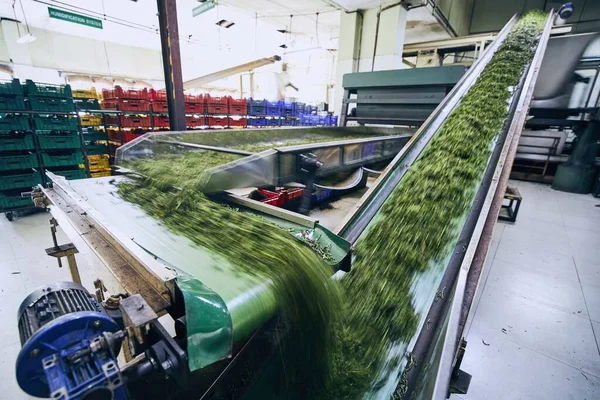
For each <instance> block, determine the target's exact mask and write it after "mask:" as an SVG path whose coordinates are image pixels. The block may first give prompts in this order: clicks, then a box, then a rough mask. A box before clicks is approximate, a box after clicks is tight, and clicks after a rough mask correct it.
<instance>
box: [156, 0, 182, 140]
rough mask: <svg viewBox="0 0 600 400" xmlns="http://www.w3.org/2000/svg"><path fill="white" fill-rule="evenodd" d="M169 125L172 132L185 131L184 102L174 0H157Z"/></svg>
mask: <svg viewBox="0 0 600 400" xmlns="http://www.w3.org/2000/svg"><path fill="white" fill-rule="evenodd" d="M157 6H158V25H159V29H160V42H161V49H162V59H163V68H164V71H165V88H166V91H167V105H168V107H169V124H170V126H171V130H173V131H185V129H186V126H185V102H184V97H183V78H182V75H181V54H180V52H179V28H178V25H177V4H176V0H157Z"/></svg>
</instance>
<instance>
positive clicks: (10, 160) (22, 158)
mask: <svg viewBox="0 0 600 400" xmlns="http://www.w3.org/2000/svg"><path fill="white" fill-rule="evenodd" d="M37 166H38V159H37V156H36V155H35V154H19V155H10V156H0V171H11V170H16V169H29V168H35V167H37Z"/></svg>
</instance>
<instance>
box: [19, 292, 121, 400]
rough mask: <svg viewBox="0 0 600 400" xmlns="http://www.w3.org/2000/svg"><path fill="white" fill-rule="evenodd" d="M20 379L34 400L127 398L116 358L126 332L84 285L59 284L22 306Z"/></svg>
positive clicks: (36, 293)
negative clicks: (43, 399)
mask: <svg viewBox="0 0 600 400" xmlns="http://www.w3.org/2000/svg"><path fill="white" fill-rule="evenodd" d="M18 317H19V335H20V337H21V345H22V346H23V347H22V349H21V352H20V353H19V356H18V358H17V365H16V371H17V381H18V383H19V386H20V387H21V389H23V390H24V391H25V392H27V393H28V394H30V395H32V396H37V397H52V398H53V399H56V400H59V399H114V400H120V399H126V398H127V395H126V390H125V386H124V384H123V379H122V376H121V372H120V370H119V365H118V363H117V356H118V353H119V349H120V346H121V342H122V340H123V337H124V334H123V332H122V331H119V326H118V325H117V323H116V322H115V321H114V320H113V319H112V318H110V317H109V316H108V315H107V314H106V312H105V310H104V309H103V307H102V306H101V305H100V304H98V302H97V301H96V299H95V298H94V297H93V296H92V295H91V294H90V293H89V292H88V291H87V290H86V289H85V288H84V287H83V286H81V285H79V284H76V283H73V282H61V283H56V284H52V285H47V286H44V287H43V288H41V289H38V290H36V291H34V292H33V293H32V294H30V295H29V296H28V297H27V298H26V299H25V300H24V301H23V303H21V306H20V307H19V316H18Z"/></svg>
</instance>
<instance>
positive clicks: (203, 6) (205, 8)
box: [192, 0, 216, 17]
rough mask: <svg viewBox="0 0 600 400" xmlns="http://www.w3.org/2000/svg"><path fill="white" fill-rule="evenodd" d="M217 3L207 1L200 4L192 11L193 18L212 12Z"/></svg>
mask: <svg viewBox="0 0 600 400" xmlns="http://www.w3.org/2000/svg"><path fill="white" fill-rule="evenodd" d="M215 5H216V1H215V0H206V1H205V2H204V3H202V4H200V5H199V6H197V7H194V9H193V10H192V17H197V16H198V15H200V14H202V13H205V12H207V11H208V10H212V9H213V8H215Z"/></svg>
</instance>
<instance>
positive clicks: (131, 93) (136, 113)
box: [102, 86, 152, 129]
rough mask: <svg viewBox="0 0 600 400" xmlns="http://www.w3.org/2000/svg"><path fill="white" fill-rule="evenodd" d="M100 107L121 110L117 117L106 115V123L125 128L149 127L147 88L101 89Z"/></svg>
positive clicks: (148, 95) (148, 94) (117, 87)
mask: <svg viewBox="0 0 600 400" xmlns="http://www.w3.org/2000/svg"><path fill="white" fill-rule="evenodd" d="M102 98H103V100H102V108H104V109H109V110H118V111H121V115H120V116H117V117H113V116H111V117H109V116H107V123H111V124H113V123H116V124H119V125H120V126H121V127H122V128H126V129H137V128H139V129H150V128H151V127H152V121H151V118H150V99H151V97H150V93H149V92H148V89H146V88H144V89H123V88H122V87H121V86H115V88H114V89H103V90H102Z"/></svg>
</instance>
